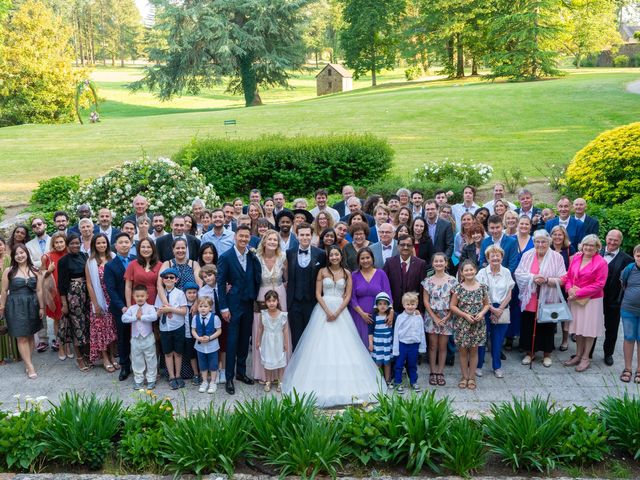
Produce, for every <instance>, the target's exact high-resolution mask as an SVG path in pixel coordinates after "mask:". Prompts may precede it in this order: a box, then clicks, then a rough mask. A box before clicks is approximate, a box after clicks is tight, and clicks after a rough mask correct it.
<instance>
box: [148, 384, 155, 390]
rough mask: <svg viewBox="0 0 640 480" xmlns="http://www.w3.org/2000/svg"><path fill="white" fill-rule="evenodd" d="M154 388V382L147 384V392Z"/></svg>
mask: <svg viewBox="0 0 640 480" xmlns="http://www.w3.org/2000/svg"><path fill="white" fill-rule="evenodd" d="M155 388H156V382H149V383H148V384H147V390H153V389H155Z"/></svg>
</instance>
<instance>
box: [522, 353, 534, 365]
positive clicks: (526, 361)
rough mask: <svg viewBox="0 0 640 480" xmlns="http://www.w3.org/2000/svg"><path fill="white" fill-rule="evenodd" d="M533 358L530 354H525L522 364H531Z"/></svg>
mask: <svg viewBox="0 0 640 480" xmlns="http://www.w3.org/2000/svg"><path fill="white" fill-rule="evenodd" d="M531 361H532V358H531V356H530V355H525V356H524V358H523V359H522V362H521V363H522V365H529V364H531Z"/></svg>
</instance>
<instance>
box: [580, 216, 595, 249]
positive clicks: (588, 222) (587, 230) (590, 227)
mask: <svg viewBox="0 0 640 480" xmlns="http://www.w3.org/2000/svg"><path fill="white" fill-rule="evenodd" d="M583 233H584V235H585V236H587V235H591V234H594V235H600V222H598V220H597V219H595V218H593V217H590V216H589V215H586V216H585V219H584V232H583ZM580 240H582V239H580ZM576 247H577V245H576Z"/></svg>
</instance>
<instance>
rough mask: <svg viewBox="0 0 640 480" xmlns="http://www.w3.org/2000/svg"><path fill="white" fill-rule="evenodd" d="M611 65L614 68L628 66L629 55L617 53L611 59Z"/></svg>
mask: <svg viewBox="0 0 640 480" xmlns="http://www.w3.org/2000/svg"><path fill="white" fill-rule="evenodd" d="M613 66H614V67H616V68H620V67H628V66H629V57H628V56H627V55H618V56H617V57H615V58H614V59H613Z"/></svg>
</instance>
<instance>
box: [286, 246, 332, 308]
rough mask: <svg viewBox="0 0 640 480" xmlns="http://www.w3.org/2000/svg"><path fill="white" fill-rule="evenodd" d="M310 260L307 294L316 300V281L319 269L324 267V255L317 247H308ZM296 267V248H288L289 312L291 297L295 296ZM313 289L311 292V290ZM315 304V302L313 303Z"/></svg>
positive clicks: (291, 302)
mask: <svg viewBox="0 0 640 480" xmlns="http://www.w3.org/2000/svg"><path fill="white" fill-rule="evenodd" d="M310 249H311V252H310V253H309V254H310V255H311V259H310V260H309V266H310V267H311V279H312V282H311V286H310V287H309V288H310V290H309V292H308V294H309V295H310V296H311V298H313V299H315V298H316V279H317V278H318V272H319V271H320V269H321V268H323V267H324V266H326V255H325V253H324V250H322V249H320V248H317V247H310ZM297 266H298V248H290V249H289V250H287V309H288V310H291V305H292V304H293V296H294V294H295V285H296V267H297ZM311 289H313V290H311ZM314 303H315V301H314Z"/></svg>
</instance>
